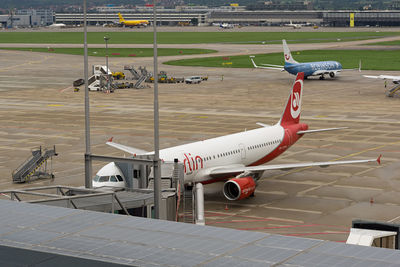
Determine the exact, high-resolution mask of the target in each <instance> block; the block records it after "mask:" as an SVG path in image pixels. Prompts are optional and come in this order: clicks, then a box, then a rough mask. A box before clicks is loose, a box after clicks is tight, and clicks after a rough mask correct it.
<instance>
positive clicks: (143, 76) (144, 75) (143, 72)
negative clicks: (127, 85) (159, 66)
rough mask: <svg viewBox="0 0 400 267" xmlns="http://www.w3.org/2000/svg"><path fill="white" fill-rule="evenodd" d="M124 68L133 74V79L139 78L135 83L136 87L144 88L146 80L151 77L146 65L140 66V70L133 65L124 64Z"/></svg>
mask: <svg viewBox="0 0 400 267" xmlns="http://www.w3.org/2000/svg"><path fill="white" fill-rule="evenodd" d="M124 70H128V71H129V72H130V73H131V74H132V79H133V80H137V82H136V83H135V84H134V85H133V87H134V88H136V89H142V88H144V87H145V86H144V85H143V82H144V81H146V80H147V79H148V78H149V77H150V75H151V74H150V73H149V72H148V71H147V69H146V67H139V71H137V70H136V69H135V68H134V67H133V66H124Z"/></svg>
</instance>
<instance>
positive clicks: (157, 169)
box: [153, 0, 161, 219]
mask: <svg viewBox="0 0 400 267" xmlns="http://www.w3.org/2000/svg"><path fill="white" fill-rule="evenodd" d="M153 35H154V37H153V50H154V55H153V62H154V74H153V77H154V164H153V172H154V175H153V177H154V217H155V218H156V219H159V218H160V213H161V212H160V210H161V209H160V207H161V205H160V204H161V166H160V151H159V150H160V144H159V114H158V62H157V12H156V0H153Z"/></svg>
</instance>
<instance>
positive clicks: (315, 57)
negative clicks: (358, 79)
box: [164, 50, 400, 70]
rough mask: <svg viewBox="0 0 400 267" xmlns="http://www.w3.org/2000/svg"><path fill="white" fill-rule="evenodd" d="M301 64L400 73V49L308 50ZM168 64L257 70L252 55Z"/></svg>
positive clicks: (279, 61)
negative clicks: (329, 63)
mask: <svg viewBox="0 0 400 267" xmlns="http://www.w3.org/2000/svg"><path fill="white" fill-rule="evenodd" d="M292 55H293V57H294V58H295V60H297V61H298V62H310V61H325V60H336V61H339V62H340V63H341V64H342V66H343V68H345V69H352V68H358V65H359V61H360V60H361V62H362V69H363V70H400V57H399V55H400V50H385V51H379V50H378V51H377V50H307V51H299V52H293V53H292ZM254 56H255V62H256V64H263V63H268V64H275V65H283V64H284V62H283V54H282V53H272V54H258V55H254ZM164 64H168V65H178V66H202V67H223V68H253V65H252V64H251V62H250V59H249V56H231V57H206V58H196V59H183V60H174V61H168V62H166V63H164Z"/></svg>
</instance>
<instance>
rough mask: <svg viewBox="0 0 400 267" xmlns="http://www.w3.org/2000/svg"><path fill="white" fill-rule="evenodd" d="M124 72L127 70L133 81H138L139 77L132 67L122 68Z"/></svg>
mask: <svg viewBox="0 0 400 267" xmlns="http://www.w3.org/2000/svg"><path fill="white" fill-rule="evenodd" d="M124 70H128V71H129V72H130V73H131V74H132V79H133V80H138V79H139V78H140V76H141V75H140V74H139V72H137V70H136V69H135V68H134V67H133V66H124Z"/></svg>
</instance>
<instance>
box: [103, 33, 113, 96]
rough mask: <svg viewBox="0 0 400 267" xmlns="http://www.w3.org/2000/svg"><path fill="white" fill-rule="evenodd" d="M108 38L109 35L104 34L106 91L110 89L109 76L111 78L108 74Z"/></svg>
mask: <svg viewBox="0 0 400 267" xmlns="http://www.w3.org/2000/svg"><path fill="white" fill-rule="evenodd" d="M108 40H110V37H107V36H104V41H105V42H106V68H107V71H106V72H107V73H106V75H107V76H106V77H107V91H109V90H110V78H111V77H109V76H108Z"/></svg>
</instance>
